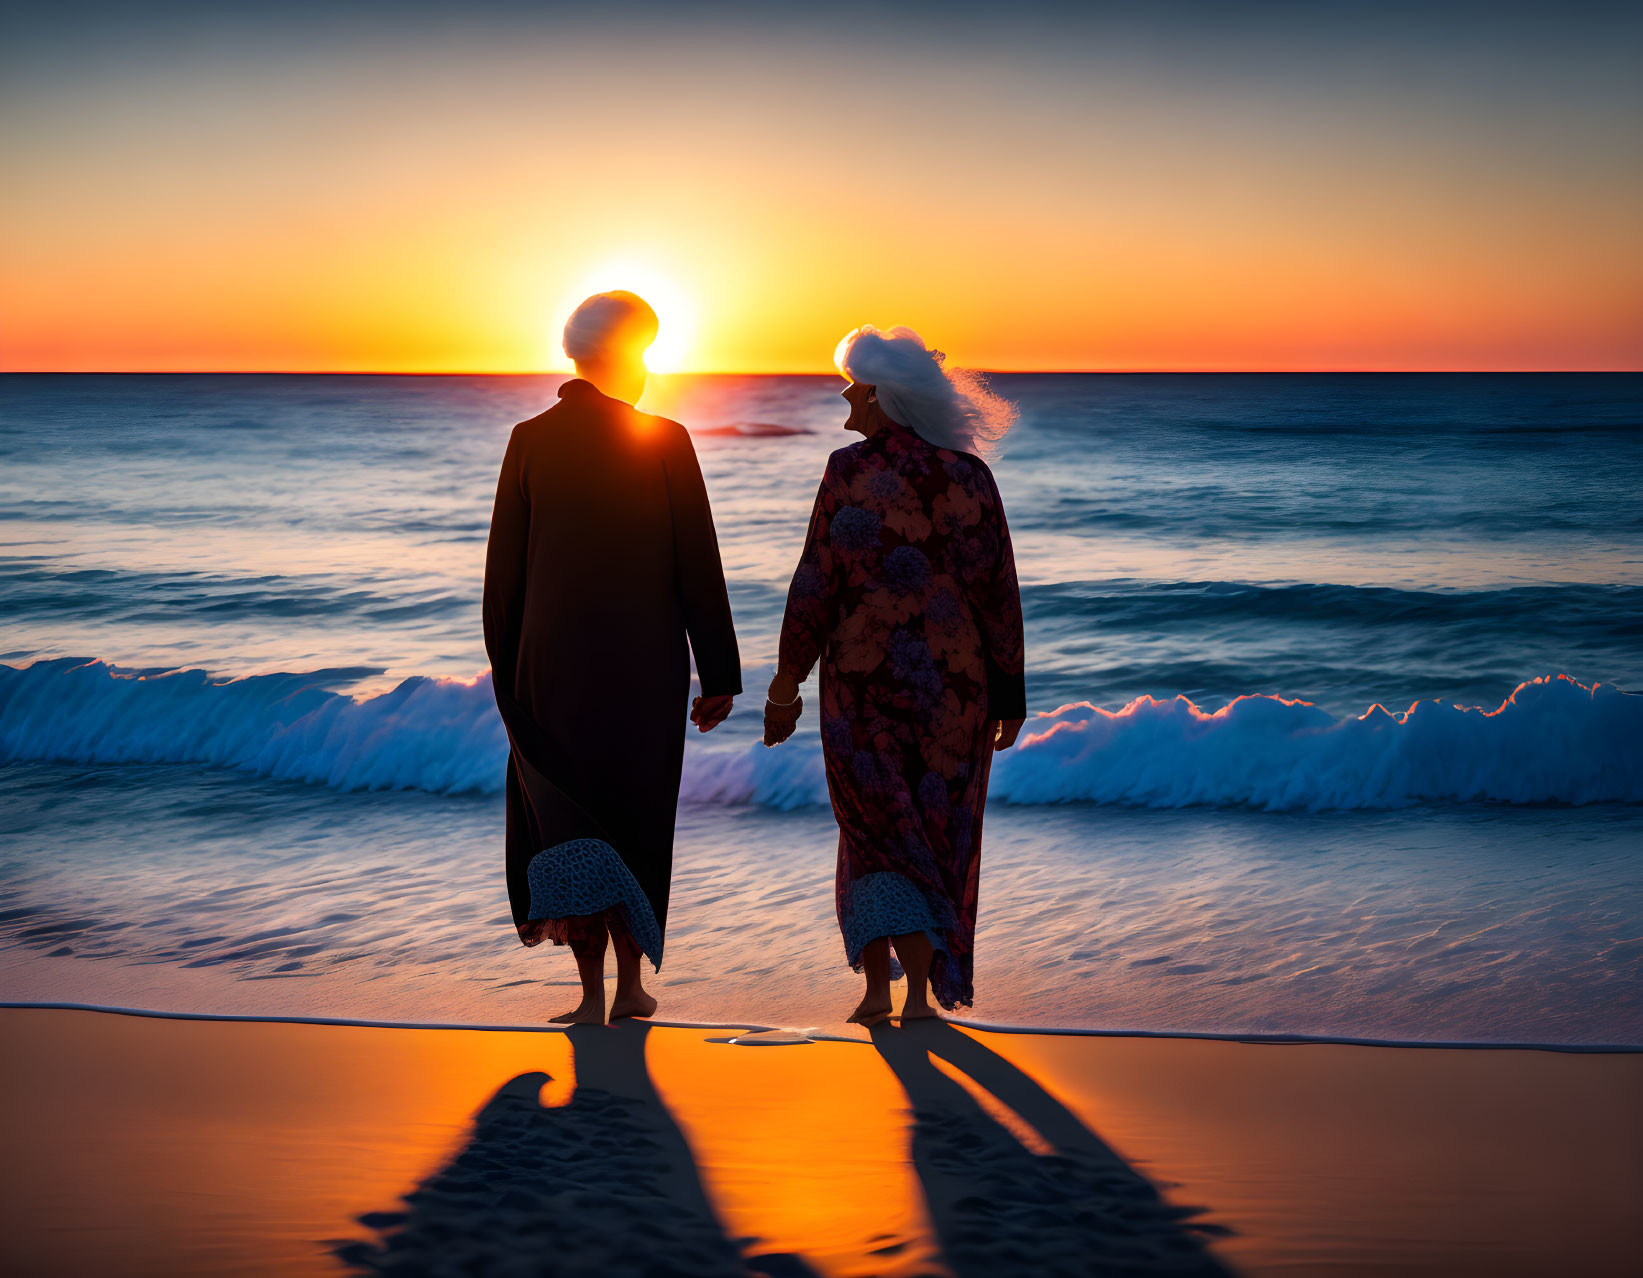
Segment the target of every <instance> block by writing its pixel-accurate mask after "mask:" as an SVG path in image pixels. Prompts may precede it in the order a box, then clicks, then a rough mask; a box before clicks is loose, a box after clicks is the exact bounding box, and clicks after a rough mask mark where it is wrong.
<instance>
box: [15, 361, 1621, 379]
mask: <svg viewBox="0 0 1643 1278" xmlns="http://www.w3.org/2000/svg"><path fill="white" fill-rule="evenodd" d="M966 367H968V366H966ZM975 371H976V372H979V373H982V374H984V375H987V376H1005V377H1010V376H1017V375H1021V376H1058V377H1084V376H1089V377H1097V376H1117V377H1136V376H1161V377H1214V376H1263V377H1266V376H1298V377H1305V376H1345V375H1348V374H1362V375H1366V376H1375V375H1381V374H1397V375H1403V376H1416V375H1420V374H1432V375H1435V376H1451V375H1455V374H1476V375H1480V376H1500V377H1512V376H1546V375H1549V374H1560V375H1561V374H1567V375H1569V376H1581V375H1594V376H1613V375H1617V374H1639V373H1643V365H1640V366H1638V367H1635V368H1464V367H1457V368H1401V367H1392V366H1387V367H1374V368H1328V367H1318V368H1258V367H1250V368H977V369H976V370H975ZM0 376H4V377H575V376H576V374H575V372H574V371H567V370H564V369H512V368H500V369H496V368H492V369H486V368H469V369H384V368H0ZM650 376H651V377H834V378H838V380H840V381H842V380H844V379H843V377H842V376H841V375H840V374H839V373H837V372H836V371H834V370H832V369H764V370H753V369H703V370H687V369H675V370H672V371H670V372H665V373H651V374H650Z"/></svg>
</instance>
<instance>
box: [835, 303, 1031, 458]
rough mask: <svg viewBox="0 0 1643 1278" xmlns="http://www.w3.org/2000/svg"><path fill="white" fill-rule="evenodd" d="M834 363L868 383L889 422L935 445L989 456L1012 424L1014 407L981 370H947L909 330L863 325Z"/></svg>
mask: <svg viewBox="0 0 1643 1278" xmlns="http://www.w3.org/2000/svg"><path fill="white" fill-rule="evenodd" d="M833 363H834V364H836V365H837V366H838V370H839V372H841V373H843V374H844V375H845V376H846V377H848V378H849V379H850V380H851V381H853V382H860V383H861V384H862V385H864V386H872V387H873V388H875V390H876V391H877V393H878V399H879V403H880V404H881V405H883V407H884V411H885V413H886V414H887V415H888V416H889V418H890V420H891V421H894V422H899V423H901V425H903V426H905V427H907V428H908V429H909V430H911V431H913V432H915V433H916V434H917V435H918V436H919V437H920V438H922V439H924V440H927V441H928V442H929V443H932V444H934V445H935V446H936V447H937V448H950V449H952V450H953V451H955V452H960V453H976V454H978V455H980V456H983V457H985V456H987V455H988V454H989V453H991V452H992V450H993V448H994V446H995V445H996V444H997V443H998V441H999V440H1001V439H1003V438H1004V435H1005V432H1006V431H1008V430H1009V429H1010V427H1011V426H1013V425H1015V419H1016V407H1015V405H1014V404H1012V403H1010V402H1009V401H1008V400H1006V399H1000V398H999V397H998V396H997V395H995V394H993V392H992V391H991V390H990V389H989V388H988V386H987V382H986V379H985V378H983V377H982V375H981V374H980V373H977V372H974V371H973V370H971V369H967V368H948V367H947V366H946V363H947V357H946V356H945V355H943V354H942V353H941V352H940V351H936V350H930V349H929V348H928V347H926V346H925V345H924V339H923V338H922V337H920V336H919V335H918V334H917V333H915V332H914V331H913V330H912V329H910V328H903V327H901V326H899V325H898V326H897V327H895V328H892V329H890V330H889V331H887V332H886V331H882V330H880V329H877V328H874V327H873V326H872V325H871V324H863V325H862V326H861V327H860V328H858V329H853V330H852V331H851V332H849V333H847V334H845V337H844V340H843V341H841V342H840V343H839V344H838V347H837V349H835V350H834V352H833Z"/></svg>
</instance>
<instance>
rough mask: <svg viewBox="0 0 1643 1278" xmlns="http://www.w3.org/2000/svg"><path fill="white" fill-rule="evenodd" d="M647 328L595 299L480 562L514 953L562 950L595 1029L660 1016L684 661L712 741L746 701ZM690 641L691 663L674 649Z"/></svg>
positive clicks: (515, 467)
mask: <svg viewBox="0 0 1643 1278" xmlns="http://www.w3.org/2000/svg"><path fill="white" fill-rule="evenodd" d="M656 333H657V321H656V316H655V313H654V312H653V311H652V310H651V309H650V307H649V306H647V305H646V304H645V303H644V302H643V301H642V300H640V299H639V298H637V297H635V296H634V295H633V294H631V293H602V294H599V295H598V296H596V297H592V298H589V299H588V300H587V301H586V302H584V303H583V304H582V305H581V306H580V307H578V308H577V310H576V312H575V314H573V315H572V316H571V318H570V322H569V323H568V324H566V326H565V352H566V354H568V355H569V356H570V357H571V358H572V359H573V360H574V361H575V364H576V371H577V373H578V374H579V376H578V377H577V378H576V379H575V380H573V381H569V382H566V383H565V385H563V386H562V387H560V389H559V397H560V398H559V403H558V404H556V405H555V406H554V407H552V408H550V409H548V411H547V412H545V413H543V414H541V415H540V416H538V417H533V418H531V419H530V420H529V421H527V422H521V423H520V424H519V425H518V426H516V427H515V428H514V431H513V435H512V437H511V438H510V439H509V441H508V449H507V454H506V456H505V457H504V458H503V460H502V474H501V477H500V479H499V480H498V482H497V489H496V508H495V512H494V514H493V515H492V517H491V536H490V545H489V547H488V550H487V553H486V560H485V602H484V614H485V647H486V650H487V651H488V652H489V653H490V658H491V672H492V678H493V680H494V685H495V692H496V700H497V705H498V707H499V708H500V709H501V711H502V718H503V721H504V723H505V724H506V726H507V730H508V740H509V743H510V745H511V747H512V748H511V751H510V753H509V758H508V782H507V792H508V834H507V876H508V899H509V901H510V903H511V905H512V908H513V919H514V923H515V925H516V926H517V928H518V929H519V937H520V940H521V941H523V942H524V943H525V944H526V945H537V944H540V943H541V942H542V941H545V940H552V941H554V942H555V943H556V944H561V945H564V944H568V945H570V946H571V948H572V950H573V951H574V953H575V955H576V964H577V970H578V973H579V974H580V976H581V978H582V1002H581V1004H580V1005H579V1006H578V1007H577V1008H576V1009H575V1010H574V1011H572V1012H570V1013H567V1014H566V1015H563V1016H558V1017H555V1018H554V1019H555V1020H560V1021H584V1022H603V1020H604V1019H605V990H604V959H605V947H606V939H607V937H608V938H610V940H611V941H612V942H613V943H614V948H615V950H616V969H617V986H616V994H615V998H614V1001H613V1003H612V1005H611V1009H610V1011H611V1016H612V1018H615V1017H620V1016H648V1015H650V1014H651V1013H652V1012H653V1011H655V1007H656V1003H655V1000H654V999H652V998H651V997H650V996H649V995H648V994H647V993H646V992H645V991H644V989H643V986H642V984H641V981H640V964H639V956H640V954H641V953H643V954H644V955H646V956H647V957H649V959H650V960H651V962H652V963H653V964H654V965H655V967H656V968H657V969H658V970H659V969H660V968H661V965H662V945H663V937H664V935H665V932H666V927H667V905H668V888H669V883H670V880H671V878H672V872H673V820H674V811H675V808H676V806H677V803H678V797H679V774H680V768H681V765H682V763H683V759H684V726H685V710H686V701H687V700H688V698H689V692H690V654H691V653H692V652H694V654H695V657H696V669H697V673H698V674H699V676H700V678H701V693H702V695H701V696H700V697H698V698H697V700H696V703H695V705H694V706H693V707H692V708H691V710H690V718H691V720H692V721H693V722H695V723H696V724H697V725H698V727H699V728H700V729H701V730H702V731H704V732H706V731H708V730H710V729H711V728H713V727H715V726H717V725H718V724H719V723H721V722H722V721H723V720H724V718H725V716H726V715H728V714H729V713H730V708H731V698H732V697H733V696H734V695H735V694H736V693H738V692H740V691H741V686H742V685H741V661H740V658H739V656H738V654H737V650H736V635H735V631H734V630H733V628H732V625H731V617H730V601H729V599H728V597H727V595H726V592H725V582H724V572H723V569H722V568H721V566H720V561H719V546H718V541H717V540H716V538H715V536H714V531H713V516H712V513H711V511H710V510H709V508H708V500H707V490H706V488H705V487H704V486H703V484H702V473H701V469H700V467H699V466H698V465H697V463H696V452H695V449H694V448H693V447H692V446H691V442H690V436H689V435H688V434H687V433H686V432H685V429H684V427H683V426H681V425H679V424H678V423H677V422H673V421H668V420H667V419H665V418H661V417H652V416H649V415H647V414H645V413H641V412H638V411H637V410H636V409H634V407H633V401H635V400H637V399H638V398H639V396H640V394H641V393H642V392H643V390H644V386H645V377H646V374H645V366H644V362H643V354H644V350H645V348H646V347H647V346H649V345H650V343H651V342H652V341H654V340H655V337H656ZM687 637H688V641H689V647H688V648H687V646H686V640H687Z"/></svg>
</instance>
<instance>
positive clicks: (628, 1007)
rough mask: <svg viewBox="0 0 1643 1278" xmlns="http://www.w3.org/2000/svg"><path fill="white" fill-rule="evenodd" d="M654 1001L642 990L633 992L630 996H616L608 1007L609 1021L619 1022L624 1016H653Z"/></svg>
mask: <svg viewBox="0 0 1643 1278" xmlns="http://www.w3.org/2000/svg"><path fill="white" fill-rule="evenodd" d="M655 1015H656V1000H655V999H654V998H652V997H651V996H650V995H649V994H647V993H645V991H644V990H634V991H633V993H631V994H618V995H617V996H616V998H615V999H614V1000H612V1002H611V1005H610V1019H611V1020H613V1021H617V1020H621V1019H622V1017H624V1016H639V1017H645V1016H655Z"/></svg>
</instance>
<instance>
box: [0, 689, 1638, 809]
mask: <svg viewBox="0 0 1643 1278" xmlns="http://www.w3.org/2000/svg"><path fill="white" fill-rule="evenodd" d="M335 677H336V675H335V672H325V671H319V672H308V673H298V674H270V675H255V676H251V677H248V678H243V679H233V680H224V679H219V678H215V677H213V676H211V675H209V674H207V673H205V672H204V671H200V670H179V671H171V672H167V673H159V674H155V673H139V672H133V671H124V670H120V669H117V668H114V667H111V666H108V665H106V664H104V663H103V662H100V661H92V662H86V661H81V660H76V659H64V660H57V661H40V662H36V663H34V664H33V665H30V666H25V667H21V668H14V667H11V666H5V665H0V760H4V761H7V762H10V761H17V760H55V761H62V762H71V763H188V764H196V765H202V764H203V765H208V766H215V767H224V768H237V769H242V770H245V771H248V772H252V773H255V774H258V775H261V776H268V777H277V778H282V779H285V780H292V781H304V782H309V783H312V784H318V785H326V786H331V787H334V788H336V789H341V790H396V789H400V790H422V791H427V792H430V793H434V794H494V793H498V792H500V790H501V788H502V783H503V759H504V756H505V753H506V750H507V739H506V737H505V735H504V734H503V731H502V726H501V722H500V720H499V719H498V717H497V714H496V710H495V706H494V703H493V702H492V699H491V687H490V676H489V675H488V674H486V675H481V676H480V677H478V678H477V679H473V680H460V679H434V678H424V677H417V678H411V679H407V680H405V681H404V682H403V683H401V684H400V685H399V686H398V687H397V688H395V689H393V690H392V691H390V692H386V693H383V694H381V695H378V696H373V697H366V698H355V697H352V696H349V695H347V694H346V693H342V692H337V691H334V690H332V689H331V688H329V687H327V686H326V684H327V680H328V678H331V679H334V678H335ZM744 713H745V712H744ZM991 795H992V798H993V800H994V801H995V802H997V801H1002V802H1006V803H1021V804H1046V803H1070V802H1081V801H1083V802H1096V803H1108V804H1123V805H1130V806H1138V807H1161V808H1177V807H1189V806H1211V807H1254V808H1261V809H1267V810H1272V811H1287V810H1320V809H1352V808H1388V807H1400V806H1405V805H1408V804H1413V803H1431V802H1471V801H1492V802H1501V803H1571V804H1578V803H1602V802H1620V803H1637V802H1643V697H1639V696H1633V695H1629V694H1627V693H1624V692H1622V691H1621V690H1620V689H1619V688H1617V687H1615V686H1614V685H1612V684H1601V683H1600V684H1594V685H1591V686H1587V685H1585V684H1581V683H1577V682H1576V681H1575V680H1573V679H1570V678H1568V677H1567V676H1564V675H1557V676H1550V677H1546V678H1539V679H1533V680H1530V681H1529V682H1527V683H1523V684H1520V685H1519V686H1518V687H1517V688H1516V689H1515V690H1514V691H1513V692H1512V694H1511V695H1510V696H1509V697H1507V698H1506V700H1505V701H1504V702H1503V703H1502V704H1501V705H1500V707H1499V708H1498V709H1495V710H1484V709H1481V708H1463V707H1460V706H1457V705H1452V704H1446V703H1442V702H1438V701H1421V702H1417V703H1416V704H1415V705H1413V706H1411V707H1410V708H1409V709H1407V710H1405V711H1404V712H1402V713H1400V714H1393V713H1390V712H1389V711H1387V710H1386V709H1385V708H1384V707H1382V706H1379V705H1377V706H1372V707H1371V708H1370V709H1369V710H1368V711H1366V712H1365V713H1364V714H1362V715H1357V716H1346V717H1337V716H1335V715H1332V714H1329V713H1327V712H1325V711H1323V710H1320V709H1318V708H1317V707H1316V706H1313V705H1311V704H1309V703H1307V702H1301V701H1286V700H1283V699H1280V698H1277V697H1267V696H1251V697H1240V698H1239V699H1237V700H1236V701H1233V702H1232V703H1231V704H1229V705H1227V706H1226V707H1224V708H1223V709H1221V710H1219V711H1216V712H1215V713H1213V714H1211V713H1206V712H1204V711H1202V710H1200V709H1199V708H1198V707H1197V706H1195V705H1194V704H1193V703H1192V702H1191V701H1189V700H1187V699H1186V698H1185V697H1176V698H1174V699H1172V700H1167V701H1160V700H1155V699H1153V698H1151V697H1142V698H1140V699H1138V700H1136V701H1133V702H1131V703H1130V704H1129V705H1127V706H1125V707H1124V708H1123V709H1121V710H1116V711H1111V710H1103V709H1100V708H1099V707H1096V706H1093V705H1091V704H1089V703H1088V702H1080V703H1077V704H1074V705H1067V706H1062V707H1061V708H1059V709H1057V710H1055V711H1052V712H1049V713H1046V714H1041V715H1039V716H1037V717H1035V718H1034V719H1032V720H1030V721H1029V723H1028V725H1027V728H1026V729H1025V730H1024V731H1023V733H1022V738H1021V741H1020V743H1019V744H1018V746H1017V747H1016V748H1015V749H1014V750H1012V751H1010V752H1008V753H1006V754H1003V755H1000V756H999V757H998V759H997V761H996V763H995V766H994V769H993V780H992V788H991ZM681 797H682V798H684V799H685V800H687V801H694V802H704V803H731V804H759V805H763V806H767V807H774V808H781V809H791V808H798V807H804V806H807V805H812V804H821V803H825V802H826V801H827V787H826V780H825V777H824V774H823V770H822V762H821V754H820V750H819V747H818V746H817V745H816V744H815V743H814V741H813V739H812V740H810V741H807V742H805V743H803V744H797V743H796V744H795V745H792V746H789V747H785V748H782V749H778V750H766V749H764V747H762V746H760V745H758V744H756V743H754V744H742V745H720V744H706V743H702V744H698V743H696V742H695V741H692V743H691V746H690V748H689V750H687V753H686V757H685V776H684V784H683V789H682V792H681Z"/></svg>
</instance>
